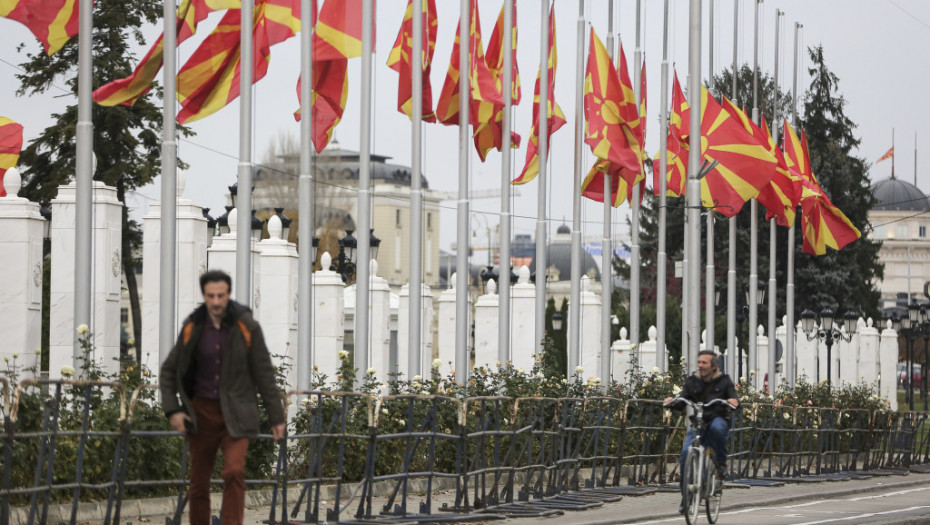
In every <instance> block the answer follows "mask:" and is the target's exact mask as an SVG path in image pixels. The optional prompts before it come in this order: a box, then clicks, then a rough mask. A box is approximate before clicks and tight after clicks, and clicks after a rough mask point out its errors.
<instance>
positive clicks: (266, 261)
mask: <svg viewBox="0 0 930 525" xmlns="http://www.w3.org/2000/svg"><path fill="white" fill-rule="evenodd" d="M283 232H284V228H283V226H282V224H281V219H280V218H278V216H277V215H272V216H271V217H269V218H268V238H267V239H264V240H262V241H261V242H259V243H258V249H259V251H260V258H261V261H262V262H261V273H260V274H259V289H261V290H264V291H265V295H264V297H262V313H263V314H264V315H263V316H262V317H263V319H262V333H263V334H264V335H265V345H266V346H268V352H269V353H270V354H271V358H272V362H273V363H274V364H275V365H277V366H285V367H286V368H287V369H288V373H287V384H288V386H287V388H288V389H289V390H290V389H294V388H297V290H298V287H297V247H296V246H295V245H294V243H292V242H287V240H286V239H283V238H282V234H283Z"/></svg>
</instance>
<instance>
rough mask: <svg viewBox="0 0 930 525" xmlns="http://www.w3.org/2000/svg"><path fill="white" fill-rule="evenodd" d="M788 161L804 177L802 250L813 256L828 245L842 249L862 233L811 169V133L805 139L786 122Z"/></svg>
mask: <svg viewBox="0 0 930 525" xmlns="http://www.w3.org/2000/svg"><path fill="white" fill-rule="evenodd" d="M784 148H785V162H786V163H787V165H788V169H789V170H793V171H794V172H795V173H796V174H797V175H798V176H799V177H800V179H801V236H802V238H803V239H804V240H803V244H802V247H801V248H802V250H803V251H804V253H807V254H810V255H823V254H825V253H827V247H828V246H829V247H830V248H833V249H834V250H841V249H843V247H844V246H846V245H847V244H849V243H851V242H853V241H855V240H856V239H858V238H859V237H861V236H862V234H861V233H860V232H859V229H858V228H856V227H855V226H853V224H852V222H851V221H850V220H849V218H847V217H846V215H845V214H844V213H843V212H842V211H841V210H840V209H839V208H837V207H836V206H835V205H834V204H833V202H831V201H830V198H829V197H828V196H827V194H826V193H825V192H824V191H823V188H822V187H821V186H820V183H818V182H817V177H816V176H815V175H814V172H813V170H812V169H811V162H810V151H809V150H808V147H807V135H806V134H805V133H804V131H803V130H802V131H801V138H800V140H798V135H797V133H795V131H794V129H793V128H792V127H791V125H790V124H788V121H787V120H786V121H785V134H784Z"/></svg>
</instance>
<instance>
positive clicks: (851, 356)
mask: <svg viewBox="0 0 930 525" xmlns="http://www.w3.org/2000/svg"><path fill="white" fill-rule="evenodd" d="M856 324H857V326H856V333H854V334H853V336H852V338H850V340H849V342H848V343H847V342H846V341H845V340H843V339H842V338H837V340H836V344H834V345H833V368H834V369H835V370H836V371H835V372H834V375H836V377H837V382H836V383H835V384H836V385H840V384H842V383H851V384H856V383H858V382H859V374H860V372H859V353H860V348H859V347H860V343H861V338H860V335H861V334H860V333H859V328H862V327H863V326H865V322H864V321H862V320H861V319H858V320H856ZM860 324H861V326H859V325H860ZM843 333H844V334H845V333H846V331H845V330H844V331H843Z"/></svg>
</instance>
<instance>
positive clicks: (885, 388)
mask: <svg viewBox="0 0 930 525" xmlns="http://www.w3.org/2000/svg"><path fill="white" fill-rule="evenodd" d="M878 345H879V348H878V359H879V370H880V371H881V380H880V381H879V385H880V388H879V391H880V392H881V396H882V397H884V398H885V399H887V400H888V401H890V402H891V410H897V409H898V333H897V332H895V331H894V330H892V329H891V320H888V321H887V322H886V323H885V329H884V330H882V334H881V339H880V341H879V343H878Z"/></svg>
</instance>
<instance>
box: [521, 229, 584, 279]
mask: <svg viewBox="0 0 930 525" xmlns="http://www.w3.org/2000/svg"><path fill="white" fill-rule="evenodd" d="M547 251H548V253H547V256H546V259H547V261H546V262H547V264H548V266H549V268H550V270H549V274H550V276H549V279H550V281H553V282H554V281H568V280H571V276H572V245H571V240H570V232H569V233H562V234H561V235H556V236H555V237H554V238H553V239H552V242H550V243H549V249H548V250H547ZM529 268H530V271H532V272H535V271H536V257H533V261H532V262H531V263H530V264H529ZM581 275H588V276H590V277H591V278H592V279H598V278H599V276H600V271H599V270H598V268H597V262H595V260H594V257H592V256H591V254H590V253H588V252H587V251H584V250H582V252H581Z"/></svg>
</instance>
